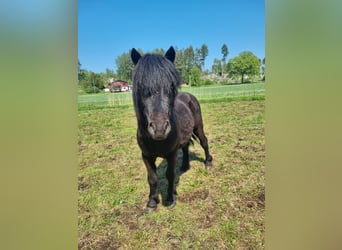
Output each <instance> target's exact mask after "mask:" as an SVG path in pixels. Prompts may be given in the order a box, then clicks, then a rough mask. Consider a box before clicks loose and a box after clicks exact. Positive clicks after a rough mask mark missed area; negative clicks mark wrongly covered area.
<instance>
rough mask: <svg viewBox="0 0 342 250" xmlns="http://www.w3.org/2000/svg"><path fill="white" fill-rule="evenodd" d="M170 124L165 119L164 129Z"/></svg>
mask: <svg viewBox="0 0 342 250" xmlns="http://www.w3.org/2000/svg"><path fill="white" fill-rule="evenodd" d="M169 126H170V122H169V121H168V120H167V121H166V122H165V125H164V129H165V130H166V129H167V128H168V127H169Z"/></svg>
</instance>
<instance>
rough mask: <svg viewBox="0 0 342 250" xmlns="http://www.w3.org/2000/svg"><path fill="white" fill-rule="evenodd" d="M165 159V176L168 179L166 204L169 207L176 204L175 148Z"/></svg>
mask: <svg viewBox="0 0 342 250" xmlns="http://www.w3.org/2000/svg"><path fill="white" fill-rule="evenodd" d="M166 159H167V170H166V178H167V180H168V189H167V198H166V202H167V204H166V205H168V206H170V208H173V207H174V206H176V195H177V192H176V185H175V177H176V164H177V150H176V151H175V152H173V153H171V154H170V155H169V156H168V157H167V158H166Z"/></svg>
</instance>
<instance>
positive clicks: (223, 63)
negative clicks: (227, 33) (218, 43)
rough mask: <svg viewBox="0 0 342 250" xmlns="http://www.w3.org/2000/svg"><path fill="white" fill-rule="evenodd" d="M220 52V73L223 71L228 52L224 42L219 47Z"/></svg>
mask: <svg viewBox="0 0 342 250" xmlns="http://www.w3.org/2000/svg"><path fill="white" fill-rule="evenodd" d="M221 53H222V75H223V74H224V73H225V72H224V71H225V70H224V68H225V65H226V59H227V56H228V54H229V50H228V46H227V45H226V44H223V45H222V47H221Z"/></svg>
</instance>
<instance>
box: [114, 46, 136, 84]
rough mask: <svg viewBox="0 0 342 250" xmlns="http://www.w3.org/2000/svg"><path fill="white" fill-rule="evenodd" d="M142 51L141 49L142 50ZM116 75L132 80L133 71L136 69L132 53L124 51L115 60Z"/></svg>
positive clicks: (119, 77) (125, 79) (122, 78)
mask: <svg viewBox="0 0 342 250" xmlns="http://www.w3.org/2000/svg"><path fill="white" fill-rule="evenodd" d="M140 51H141V50H140ZM115 64H116V68H117V70H116V75H117V77H118V79H120V80H123V81H126V82H129V81H131V76H132V71H133V69H134V65H133V62H132V60H131V57H130V53H123V54H121V55H120V56H118V57H117V58H116V60H115Z"/></svg>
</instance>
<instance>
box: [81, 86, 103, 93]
mask: <svg viewBox="0 0 342 250" xmlns="http://www.w3.org/2000/svg"><path fill="white" fill-rule="evenodd" d="M84 91H85V92H86V93H87V94H96V93H99V92H100V89H99V88H98V87H95V86H94V87H92V86H87V87H85V88H84Z"/></svg>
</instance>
